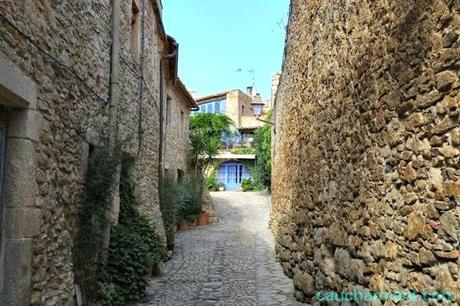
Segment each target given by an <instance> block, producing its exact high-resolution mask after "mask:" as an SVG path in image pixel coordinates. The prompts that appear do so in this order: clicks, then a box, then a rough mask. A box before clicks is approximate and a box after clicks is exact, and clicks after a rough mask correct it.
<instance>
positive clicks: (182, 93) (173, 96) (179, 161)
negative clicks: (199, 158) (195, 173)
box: [163, 78, 197, 181]
mask: <svg viewBox="0 0 460 306" xmlns="http://www.w3.org/2000/svg"><path fill="white" fill-rule="evenodd" d="M166 88H167V93H168V96H167V97H166V105H165V113H164V114H165V119H164V126H165V128H164V144H165V145H164V151H163V156H164V157H163V158H164V168H165V171H166V172H167V174H168V175H170V176H171V177H173V178H175V179H176V180H177V181H181V180H182V179H184V178H185V175H186V174H187V172H188V171H187V168H188V151H189V149H190V138H189V128H188V126H189V117H190V109H193V108H195V107H196V106H197V105H196V103H195V101H194V100H193V98H192V97H191V96H190V94H189V93H188V91H187V90H186V89H185V86H184V85H183V84H182V82H181V81H180V80H179V79H177V78H173V79H169V80H167V82H166Z"/></svg>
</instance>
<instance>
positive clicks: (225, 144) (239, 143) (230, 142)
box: [221, 135, 254, 150]
mask: <svg viewBox="0 0 460 306" xmlns="http://www.w3.org/2000/svg"><path fill="white" fill-rule="evenodd" d="M253 147H254V137H253V136H252V135H235V136H224V137H222V146H221V148H222V149H226V150H231V149H237V148H253Z"/></svg>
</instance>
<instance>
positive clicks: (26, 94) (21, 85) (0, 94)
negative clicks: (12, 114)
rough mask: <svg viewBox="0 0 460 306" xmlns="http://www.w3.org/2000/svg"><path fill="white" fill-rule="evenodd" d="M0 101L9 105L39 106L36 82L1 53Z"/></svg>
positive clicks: (31, 107)
mask: <svg viewBox="0 0 460 306" xmlns="http://www.w3.org/2000/svg"><path fill="white" fill-rule="evenodd" d="M0 103H1V104H3V105H4V106H7V107H13V108H29V109H35V108H36V107H37V87H36V85H35V82H34V81H32V79H30V78H29V77H27V76H26V75H25V74H24V73H22V72H21V71H20V70H19V68H17V67H16V65H14V64H13V63H11V62H10V61H9V60H8V59H7V58H6V57H5V56H4V55H3V54H1V53H0Z"/></svg>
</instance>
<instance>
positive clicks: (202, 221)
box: [198, 211, 209, 226]
mask: <svg viewBox="0 0 460 306" xmlns="http://www.w3.org/2000/svg"><path fill="white" fill-rule="evenodd" d="M208 223H209V214H208V213H207V212H205V211H203V212H201V213H200V214H199V215H198V226H202V225H208Z"/></svg>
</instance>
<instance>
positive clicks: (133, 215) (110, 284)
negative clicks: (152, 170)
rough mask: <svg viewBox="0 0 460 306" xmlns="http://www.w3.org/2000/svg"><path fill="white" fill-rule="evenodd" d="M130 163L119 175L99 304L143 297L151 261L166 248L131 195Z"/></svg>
mask: <svg viewBox="0 0 460 306" xmlns="http://www.w3.org/2000/svg"><path fill="white" fill-rule="evenodd" d="M130 168H131V163H130V162H127V161H124V163H123V165H122V171H121V177H120V215H119V223H118V224H117V225H116V226H115V227H114V228H113V230H112V235H111V239H110V246H109V252H108V258H107V261H106V263H105V264H104V266H103V268H102V273H101V279H100V281H99V283H98V289H99V301H100V305H104V306H106V305H107V306H118V305H125V304H126V303H127V302H129V301H135V300H139V299H141V298H142V297H144V296H145V289H146V286H147V281H146V276H147V275H148V274H149V271H150V268H151V266H152V264H154V263H157V262H160V261H162V260H164V259H165V258H166V249H165V248H164V246H163V245H162V243H161V240H160V238H159V236H158V235H157V234H156V233H155V230H154V228H153V226H152V225H151V224H150V222H149V221H148V219H147V218H146V217H145V216H144V215H142V214H140V213H139V211H138V209H137V207H138V203H137V201H136V199H135V197H134V182H133V180H132V179H131V176H130V174H129V171H130V170H129V169H130Z"/></svg>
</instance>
